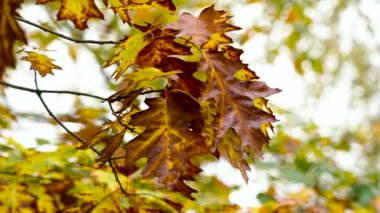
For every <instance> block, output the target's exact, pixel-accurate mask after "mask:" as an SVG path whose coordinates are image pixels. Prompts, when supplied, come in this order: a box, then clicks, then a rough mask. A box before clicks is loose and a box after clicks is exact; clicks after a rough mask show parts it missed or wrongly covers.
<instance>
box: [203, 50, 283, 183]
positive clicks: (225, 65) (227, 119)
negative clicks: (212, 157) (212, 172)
mask: <svg viewBox="0 0 380 213" xmlns="http://www.w3.org/2000/svg"><path fill="white" fill-rule="evenodd" d="M199 69H200V70H203V71H205V72H207V74H208V77H207V82H206V83H207V86H206V89H205V91H204V93H203V94H202V99H203V100H209V99H214V100H215V101H216V102H217V108H218V109H217V117H216V120H215V123H214V129H215V132H216V134H215V137H216V138H217V140H216V144H215V145H214V150H216V149H218V148H219V149H220V145H222V146H223V147H224V148H222V149H223V150H222V152H224V153H230V154H226V156H227V158H228V159H229V160H230V162H231V164H232V165H233V166H235V167H238V168H239V169H240V170H241V171H244V170H245V169H246V168H247V167H246V165H245V164H246V163H243V162H244V160H243V159H242V155H238V156H236V152H244V153H246V154H248V155H249V156H250V157H251V158H254V156H255V155H258V156H261V155H262V151H261V148H262V146H263V145H265V144H268V143H269V138H268V137H267V132H266V131H267V130H266V128H263V127H268V126H270V123H271V122H275V121H276V119H275V117H274V116H273V115H272V113H271V112H270V111H268V110H264V109H263V108H260V107H256V106H255V105H254V103H253V100H254V99H256V98H264V97H267V96H269V95H272V94H275V93H277V92H279V90H278V89H272V88H269V87H268V86H267V85H266V84H265V83H264V82H260V81H257V80H256V78H257V77H256V75H255V74H254V72H253V71H251V70H250V69H249V68H248V67H247V65H246V64H243V63H242V62H241V61H240V60H231V59H228V58H227V57H225V56H224V54H223V52H212V51H208V52H205V58H204V59H202V60H201V62H200V67H199ZM236 72H243V73H247V74H248V73H249V74H250V75H243V76H244V77H242V79H241V80H238V79H237V78H236V77H235V73H236ZM229 131H232V132H230V133H228V132H229ZM235 133H236V134H235ZM221 142H223V143H224V144H225V145H223V144H220V143H221ZM228 143H230V144H228ZM236 147H240V151H239V149H237V148H236ZM227 148H228V149H227ZM231 149H233V150H231ZM219 151H221V150H219ZM242 174H243V177H244V178H245V179H246V181H247V176H246V174H245V172H242Z"/></svg>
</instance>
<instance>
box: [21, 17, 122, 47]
mask: <svg viewBox="0 0 380 213" xmlns="http://www.w3.org/2000/svg"><path fill="white" fill-rule="evenodd" d="M15 19H16V20H18V21H21V22H24V23H25V24H29V25H31V26H33V27H37V28H39V29H41V30H43V31H45V32H48V33H51V34H53V35H56V36H58V37H61V38H63V39H66V40H69V41H72V42H75V43H86V44H100V45H103V44H118V43H119V42H116V41H97V40H82V39H75V38H71V37H69V36H66V35H63V34H61V33H57V32H55V31H53V30H50V29H47V28H45V27H43V26H41V25H38V24H36V23H33V22H31V21H28V20H25V19H23V18H21V17H15Z"/></svg>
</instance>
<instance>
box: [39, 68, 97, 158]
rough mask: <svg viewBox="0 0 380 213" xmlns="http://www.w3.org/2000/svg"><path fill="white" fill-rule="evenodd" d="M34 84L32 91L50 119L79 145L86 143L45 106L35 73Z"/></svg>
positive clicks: (93, 149)
mask: <svg viewBox="0 0 380 213" xmlns="http://www.w3.org/2000/svg"><path fill="white" fill-rule="evenodd" d="M34 84H35V86H36V89H35V91H34V93H36V95H37V96H38V98H39V99H40V101H41V103H42V105H43V106H44V108H45V110H46V111H47V113H48V114H49V115H50V117H52V118H53V119H54V120H55V122H57V123H58V125H60V126H61V127H62V128H63V129H64V130H65V131H66V132H67V133H69V134H70V135H71V136H73V137H74V138H75V139H77V140H78V141H80V142H81V143H83V144H84V143H86V141H84V140H83V139H82V138H80V137H79V136H78V135H77V134H75V133H74V132H72V131H71V130H69V129H68V128H67V127H66V126H65V125H64V124H63V123H62V122H61V121H60V120H59V119H58V118H57V116H55V115H54V113H53V112H52V111H51V110H50V108H49V107H48V106H47V104H46V102H45V100H44V99H43V97H42V93H41V91H40V89H39V87H38V82H37V72H36V71H35V72H34ZM91 149H92V151H94V152H95V153H97V154H100V152H99V151H98V150H96V149H95V148H93V147H91Z"/></svg>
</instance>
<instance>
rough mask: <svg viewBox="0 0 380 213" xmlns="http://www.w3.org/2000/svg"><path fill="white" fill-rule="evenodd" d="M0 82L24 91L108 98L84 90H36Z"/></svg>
mask: <svg viewBox="0 0 380 213" xmlns="http://www.w3.org/2000/svg"><path fill="white" fill-rule="evenodd" d="M0 84H1V85H4V86H7V87H10V88H13V89H18V90H22V91H26V92H32V93H37V92H39V93H41V94H43V93H55V94H69V95H78V96H86V97H90V98H95V99H99V100H102V101H106V100H107V98H103V97H100V96H97V95H92V94H88V93H83V92H75V91H68V90H36V89H32V88H27V87H22V86H18V85H14V84H11V83H8V82H6V81H3V80H0Z"/></svg>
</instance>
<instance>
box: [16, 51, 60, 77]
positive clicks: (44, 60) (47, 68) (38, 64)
mask: <svg viewBox="0 0 380 213" xmlns="http://www.w3.org/2000/svg"><path fill="white" fill-rule="evenodd" d="M25 52H26V53H27V54H28V55H27V56H24V57H22V58H21V60H24V61H28V62H30V63H31V66H30V69H31V70H35V71H37V72H38V73H39V74H40V75H41V76H42V77H45V76H46V75H47V74H51V75H54V74H53V71H52V70H53V69H58V70H62V68H61V67H60V66H57V65H55V64H53V61H54V60H53V59H51V58H49V57H47V56H46V55H44V54H40V53H37V52H33V51H25Z"/></svg>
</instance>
